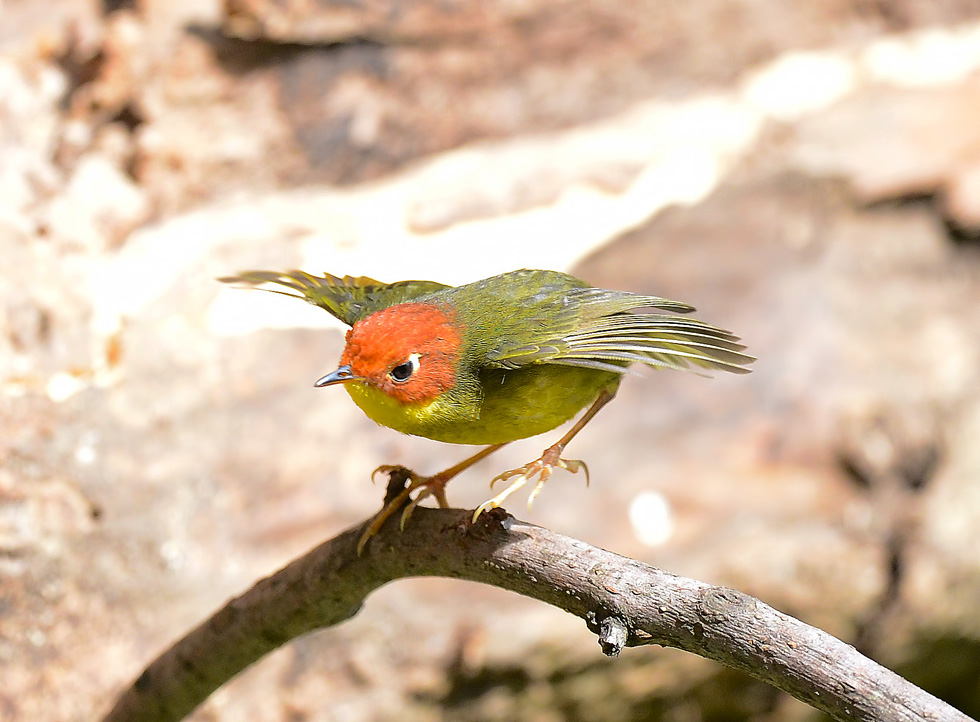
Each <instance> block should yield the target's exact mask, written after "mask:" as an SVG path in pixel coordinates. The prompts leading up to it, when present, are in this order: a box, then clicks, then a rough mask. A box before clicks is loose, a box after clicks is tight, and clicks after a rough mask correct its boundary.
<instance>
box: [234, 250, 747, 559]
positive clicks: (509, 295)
mask: <svg viewBox="0 0 980 722" xmlns="http://www.w3.org/2000/svg"><path fill="white" fill-rule="evenodd" d="M218 280H220V281H222V282H225V283H230V284H234V285H236V286H238V287H245V288H258V289H261V290H267V291H274V292H276V293H281V294H284V295H287V296H292V297H295V298H299V299H302V300H304V301H306V302H308V303H311V304H313V305H315V306H319V307H320V308H322V309H324V310H325V311H327V312H328V313H330V314H331V315H333V316H334V317H335V318H337V319H338V320H340V321H341V322H343V323H344V324H346V325H347V326H349V327H350V329H349V330H348V331H347V334H346V343H345V347H344V351H343V353H342V355H341V358H340V363H339V365H338V367H337V368H336V369H335V370H333V371H331V372H330V373H327V374H326V375H324V376H323V377H321V378H320V379H318V380H317V381H316V382H315V384H314V386H316V387H318V388H323V387H327V386H335V385H342V386H343V387H344V388H345V389H346V390H347V393H348V394H349V395H350V397H351V399H352V400H353V401H354V403H355V404H356V405H357V406H358V407H360V409H361V410H362V411H363V412H364V413H365V414H366V415H367V416H368V417H369V418H370V419H372V420H373V421H375V422H376V423H378V424H380V425H382V426H386V427H389V428H392V429H394V430H396V431H400V432H402V433H405V434H410V435H413V436H421V437H425V438H429V439H434V440H436V441H441V442H447V443H453V444H472V445H482V446H484V447H485V448H484V449H482V450H480V451H479V452H478V453H476V454H474V455H472V456H470V457H468V458H467V459H464V460H463V461H461V462H460V463H458V464H456V465H454V466H452V467H450V468H449V469H446V470H444V471H442V472H439V473H437V474H433V475H431V476H421V475H418V474H415V473H414V472H408V479H409V483H408V485H407V487H406V488H405V489H404V490H403V491H402V493H401V494H399V495H398V496H397V497H396V498H395V499H392V500H390V501H388V502H387V503H386V504H385V505H384V506H383V508H382V510H381V511H380V512H379V513H378V514H377V515H376V516H375V517H374V519H373V520H372V522H371V524H370V525H369V526H368V528H367V530H366V532H365V533H364V535H363V536H362V538H361V540H360V543H359V545H358V553H360V552H361V551H362V550H363V548H364V545H365V544H366V542H367V541H368V539H369V538H370V537H371V536H373V535H374V534H375V533H377V531H378V530H379V529H380V528H381V526H382V525H383V524H384V522H385V521H386V520H387V519H388V518H390V517H391V516H392V515H393V514H394V513H395V512H396V511H397V510H398V509H399V508H401V507H402V506H405V505H406V502H408V504H407V507H406V508H405V509H404V512H403V516H402V527H403V528H404V524H405V522H406V521H407V520H408V517H409V516H410V514H411V512H412V510H413V509H414V508H415V507H416V506H417V505H418V503H419V502H420V501H422V500H423V499H425V498H427V497H430V496H431V497H434V498H435V500H436V502H437V503H438V504H439V506H442V507H448V506H449V503H448V500H447V498H446V493H445V487H446V484H447V483H448V482H449V481H450V480H451V479H453V478H454V477H455V476H457V475H458V474H459V473H461V472H462V471H464V470H465V469H467V468H469V467H470V466H472V465H473V464H475V463H476V462H478V461H480V460H482V459H484V458H486V457H487V456H489V455H490V454H492V453H493V452H494V451H496V450H498V449H500V448H501V447H502V446H504V445H505V444H508V443H510V442H512V441H516V440H518V439H524V438H529V437H532V436H537V435H539V434H544V433H546V432H548V431H551V430H553V429H555V428H557V427H558V426H561V425H562V424H564V423H566V422H568V421H570V420H571V419H572V418H574V417H575V416H576V415H577V414H578V413H579V412H580V411H582V410H583V409H585V412H584V413H583V414H582V416H581V417H580V418H579V419H578V420H577V421H576V423H575V424H574V425H573V426H572V427H571V428H570V429H569V430H568V432H567V433H566V434H564V435H563V436H562V437H561V438H560V439H558V441H557V442H555V443H554V444H552V445H551V446H549V447H548V448H547V449H545V450H544V452H543V453H542V454H541V456H540V457H539V458H538V459H535V460H533V461H531V462H529V463H528V464H525V465H524V466H521V467H519V468H517V469H512V470H509V471H505V472H503V473H501V474H498V475H497V476H496V477H494V479H493V480H492V481H491V489H493V487H494V485H495V484H496V483H497V482H510V483H509V484H508V485H507V486H506V488H504V489H503V490H502V491H501V492H500V493H498V494H497V495H496V496H493V497H492V498H490V499H488V500H487V501H485V502H484V503H483V504H481V505H480V506H479V507H477V508H476V510H475V511H474V513H473V521H476V519H477V518H478V517H479V515H480V514H481V513H483V512H484V511H486V510H488V509H492V508H496V507H499V506H501V505H502V504H503V502H504V500H506V499H507V498H508V497H509V496H510V495H511V494H513V493H514V492H516V491H517V490H519V489H521V488H522V487H523V486H525V485H526V484H527V483H528V482H530V481H532V480H534V481H535V484H534V486H533V488H532V490H531V492H530V494H529V497H528V502H527V503H528V507H530V506H531V504H532V503H533V501H534V500H535V498H536V497H537V496H538V494H539V493H540V492H541V490H542V488H543V487H544V485H545V482H547V480H548V479H549V478H550V477H551V475H552V473H553V471H554V470H555V469H558V468H560V469H565V470H568V471H570V472H572V473H577V472H579V471H584V473H585V478H586V482H587V483H588V478H589V473H588V467H587V466H586V465H585V463H584V462H583V461H580V460H574V459H565V458H564V457H563V456H562V454H563V452H564V450H565V447H566V446H567V445H568V443H569V442H570V441H571V440H572V439H573V438H574V437H575V436H576V435H577V434H578V433H579V432H580V431H581V430H582V428H583V427H585V426H586V425H587V424H588V423H589V422H590V421H591V420H592V418H593V417H594V416H595V415H596V414H597V413H598V411H599V410H600V409H601V408H602V407H603V406H605V405H606V404H608V403H609V402H610V401H611V400H612V399H613V398H614V397H615V395H616V392H617V390H618V388H619V385H620V382H621V381H622V379H623V377H624V375H625V374H626V373H628V372H630V370H631V367H632V366H634V365H637V364H638V365H641V366H646V367H653V368H658V369H660V368H664V369H681V370H693V371H696V372H702V373H703V372H704V371H711V370H720V371H726V372H731V373H736V374H744V373H748V372H749V371H750V369H749V368H747V366H748V365H749V364H750V363H752V362H753V361H755V358H753V357H752V356H750V355H748V354H746V353H745V352H744V350H745V346H744V345H742V344H741V343H740V342H739V341H740V339H739V338H738V337H737V336H735V335H733V334H732V333H731V332H729V331H726V330H724V329H721V328H718V327H716V326H713V325H711V324H709V323H706V322H704V321H701V320H698V319H696V318H692V317H688V316H684V315H681V314H688V313H690V312H692V311H694V308H693V307H692V306H690V305H688V304H686V303H681V302H679V301H672V300H669V299H666V298H661V297H659V296H649V295H642V294H637V293H631V292H628V291H618V290H610V289H604V288H597V287H594V286H591V285H589V284H588V283H586V282H585V281H583V280H581V279H579V278H576V277H575V276H572V275H569V274H567V273H562V272H559V271H549V270H533V269H521V270H515V271H510V272H507V273H503V274H500V275H497V276H493V277H491V278H485V279H483V280H480V281H476V282H473V283H469V284H465V285H460V286H449V285H445V284H442V283H438V282H435V281H399V282H396V283H382V282H379V281H376V280H374V279H372V278H368V277H366V276H360V277H352V276H344V277H337V276H334V275H331V274H329V273H325V274H323V275H322V276H315V275H312V274H310V273H307V272H304V271H299V270H290V271H284V272H277V271H244V272H241V273H239V274H238V275H234V276H227V277H224V278H220V279H218ZM663 311H667V312H669V313H661V312H663ZM400 468H401V467H396V466H390V465H384V466H380V467H378V469H376V470H375V474H377V473H379V472H387V473H389V474H391V473H392V472H393V471H395V470H396V469H400ZM372 478H373V475H372ZM416 491H417V492H418V493H417V494H415V496H414V498H413V497H412V494H413V493H415V492H416Z"/></svg>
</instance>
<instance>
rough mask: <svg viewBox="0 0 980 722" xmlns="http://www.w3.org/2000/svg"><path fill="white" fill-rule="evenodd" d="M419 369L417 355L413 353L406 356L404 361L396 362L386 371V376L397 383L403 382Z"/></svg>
mask: <svg viewBox="0 0 980 722" xmlns="http://www.w3.org/2000/svg"><path fill="white" fill-rule="evenodd" d="M418 370H419V355H418V354H417V353H413V354H412V355H411V356H409V357H408V361H406V362H405V363H401V364H398V365H397V366H395V368H393V369H392V370H391V371H389V372H388V376H390V377H391V380H392V381H394V382H395V383H398V384H403V383H405V382H406V381H408V380H409V379H410V378H412V374H414V373H415V372H416V371H418Z"/></svg>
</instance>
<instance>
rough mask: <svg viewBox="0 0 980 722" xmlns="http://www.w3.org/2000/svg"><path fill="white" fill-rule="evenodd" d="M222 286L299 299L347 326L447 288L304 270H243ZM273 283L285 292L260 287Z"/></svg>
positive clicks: (230, 277) (424, 283)
mask: <svg viewBox="0 0 980 722" xmlns="http://www.w3.org/2000/svg"><path fill="white" fill-rule="evenodd" d="M218 280H219V281H222V282H223V283H236V284H239V285H241V286H245V287H248V288H260V289H261V290H263V291H271V292H272V293H281V294H283V295H284V296H292V297H294V298H301V299H303V300H305V301H306V302H308V303H312V304H313V305H314V306H319V307H320V308H322V309H324V310H326V311H328V312H329V313H330V314H332V315H333V316H334V317H336V318H338V319H340V320H341V321H343V322H344V323H346V324H347V325H348V326H353V325H354V324H355V323H356V322H357V321H360V320H361V319H362V318H364V317H365V316H369V315H371V314H372V313H374V312H375V311H380V310H381V309H384V308H388V307H389V306H394V305H395V304H397V303H405V302H406V301H411V300H414V299H416V298H418V297H420V296H424V295H426V294H428V293H432V292H433V291H439V290H442V289H444V288H448V286H446V285H445V284H442V283H436V282H435V281H399V282H398V283H381V282H380V281H375V280H374V279H373V278H368V277H367V276H359V277H357V278H355V277H353V276H344V277H343V278H338V277H337V276H332V275H330V274H329V273H325V274H323V276H313V275H311V274H309V273H306V272H304V271H286V272H284V273H280V272H278V271H244V272H242V273H240V274H238V275H237V276H227V277H225V278H219V279H218ZM265 284H276V285H278V286H282V287H283V288H285V289H287V290H279V289H277V288H263V286H265Z"/></svg>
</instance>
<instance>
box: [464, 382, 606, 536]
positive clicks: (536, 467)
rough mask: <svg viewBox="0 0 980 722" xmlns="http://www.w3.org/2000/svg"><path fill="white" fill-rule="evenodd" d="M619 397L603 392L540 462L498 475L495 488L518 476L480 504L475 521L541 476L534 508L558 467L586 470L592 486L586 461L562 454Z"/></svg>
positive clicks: (533, 494) (534, 493)
mask: <svg viewBox="0 0 980 722" xmlns="http://www.w3.org/2000/svg"><path fill="white" fill-rule="evenodd" d="M615 395H616V392H615V390H613V391H609V390H604V391H602V392H601V393H600V394H599V396H598V397H597V398H596V400H595V401H594V402H593V404H592V406H590V407H589V410H588V411H586V412H585V413H584V414H582V418H580V419H579V420H578V421H576V422H575V425H574V426H573V427H572V428H571V429H569V430H568V433H567V434H565V435H564V436H563V437H561V438H560V439H559V440H558V442H557V443H555V444H553V445H552V446H549V447H548V448H547V449H545V450H544V453H542V454H541V458H540V459H537V460H535V461H532V462H530V463H529V464H525V465H524V466H522V467H520V468H519V469H512V470H510V471H505V472H504V473H502V474H498V475H497V476H495V477H494V478H493V480H491V482H490V488H491V489H492V488H493V485H494V484H495V483H497V482H498V481H507V480H508V479H511V478H513V477H515V476H516V477H517V478H516V479H514V481H513V482H511V484H510V485H509V486H508V487H507V488H506V489H504V490H503V491H502V492H500V493H499V494H497V495H496V496H495V497H493V498H492V499H487V501H485V502H483V503H482V504H480V506H478V507H477V508H476V511H474V512H473V521H476V519H477V517H479V516H480V514H482V513H483V512H485V511H487V510H488V509H496V508H497V507H498V506H500V505H501V504H503V503H504V500H505V499H506V498H507V497H508V496H510V495H511V494H513V493H514V492H515V491H517V490H518V489H520V488H521V487H523V486H524V485H525V484H527V482H528V481H530V480H531V479H533V478H534V477H535V476H537V477H538V480H537V483H535V485H534V488H533V489H532V490H531V493H530V495H529V496H528V498H527V508H528V509H530V508H531V504H533V503H534V500H535V499H536V498H537V496H538V494H540V493H541V489H543V488H544V484H545V482H546V481H548V479H549V478H551V474H552V472H553V471H554V470H555V468H556V467H557V468H559V469H566V470H567V471H570V472H572V473H573V474H577V473H578V472H579V471H580V470H582V471H585V483H586V484H588V483H589V468H588V467H587V466H586V465H585V462H583V461H578V460H575V459H563V458H561V452H563V451H564V450H565V447H566V446H568V443H569V442H570V441H571V440H572V439H574V438H575V435H576V434H577V433H578V432H580V431H581V430H582V429H583V428H584V427H585V425H586V424H587V423H589V422H590V421H591V420H592V417H594V416H595V415H596V414H597V413H599V409H601V408H602V407H603V406H605V405H606V404H608V403H609V402H610V401H612V399H613V397H614V396H615Z"/></svg>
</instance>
